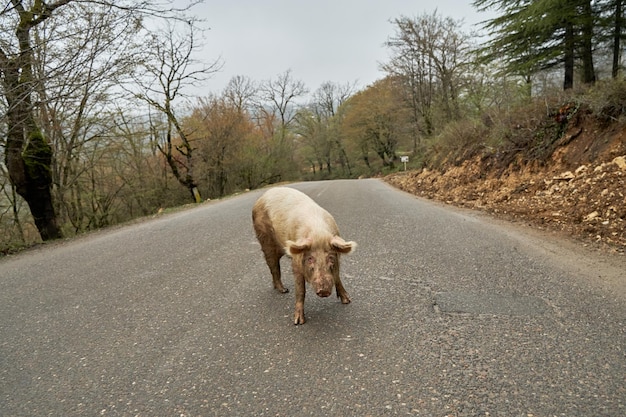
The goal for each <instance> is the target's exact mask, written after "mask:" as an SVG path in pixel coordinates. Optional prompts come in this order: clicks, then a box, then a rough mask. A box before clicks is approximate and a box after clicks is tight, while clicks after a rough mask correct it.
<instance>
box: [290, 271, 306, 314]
mask: <svg viewBox="0 0 626 417" xmlns="http://www.w3.org/2000/svg"><path fill="white" fill-rule="evenodd" d="M294 278H295V287H296V312H295V314H294V317H293V324H304V294H305V292H306V286H305V283H304V275H302V274H301V273H296V274H295V275H294Z"/></svg>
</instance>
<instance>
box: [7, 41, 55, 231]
mask: <svg viewBox="0 0 626 417" xmlns="http://www.w3.org/2000/svg"><path fill="white" fill-rule="evenodd" d="M18 37H19V39H20V49H21V50H22V51H25V52H24V53H22V54H20V55H19V56H18V57H16V58H8V57H6V55H4V54H2V56H1V58H2V59H1V60H0V64H1V66H2V72H3V75H4V78H3V81H4V91H5V98H6V101H7V105H8V110H7V127H8V130H7V140H6V148H5V149H6V151H5V163H6V166H7V169H8V172H9V178H10V180H11V183H12V184H13V185H14V186H15V190H16V191H17V193H18V194H19V195H20V196H21V197H22V198H24V200H26V203H27V204H28V207H29V208H30V212H31V214H32V216H33V218H34V220H35V225H36V226H37V230H38V231H39V235H40V236H41V239H42V240H44V241H46V240H51V239H58V238H60V237H61V230H60V229H59V227H58V224H57V217H56V213H55V211H54V205H53V204H52V169H51V167H52V148H51V147H50V145H49V144H48V142H47V141H46V140H45V138H44V137H43V135H42V134H41V132H40V131H39V129H37V127H36V123H35V119H34V116H33V109H32V105H31V92H32V82H33V81H32V50H31V49H30V43H29V40H28V33H19V35H18Z"/></svg>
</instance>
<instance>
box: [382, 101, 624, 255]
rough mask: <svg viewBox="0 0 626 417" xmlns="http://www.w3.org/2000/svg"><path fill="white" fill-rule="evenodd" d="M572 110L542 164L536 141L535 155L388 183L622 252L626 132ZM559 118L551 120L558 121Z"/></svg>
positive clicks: (484, 157)
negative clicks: (537, 153) (536, 154)
mask: <svg viewBox="0 0 626 417" xmlns="http://www.w3.org/2000/svg"><path fill="white" fill-rule="evenodd" d="M562 109H563V108H562ZM568 111H569V112H570V114H567V116H568V119H567V120H566V121H565V123H563V131H562V132H560V134H559V135H558V137H557V138H556V139H555V140H554V141H543V142H542V143H541V146H542V150H543V155H542V157H541V158H538V157H531V156H532V155H533V152H535V153H536V151H537V142H536V141H535V142H533V141H528V144H531V143H532V144H534V145H532V146H534V147H535V148H534V150H531V149H529V148H528V147H526V148H517V149H511V148H509V150H508V151H506V152H502V151H501V150H499V151H488V150H486V149H482V150H480V151H478V152H474V154H473V155H472V156H469V157H464V158H456V159H454V160H453V161H448V162H446V163H443V164H441V165H440V166H439V167H438V168H436V169H433V168H431V169H428V168H424V169H422V170H419V171H408V172H402V173H397V174H393V175H389V176H387V177H386V180H387V181H388V182H389V183H391V184H392V185H394V186H396V187H398V188H400V189H402V190H405V191H407V192H410V193H413V194H415V195H418V196H422V197H426V198H429V199H434V200H438V201H443V202H446V203H449V204H453V205H456V206H461V207H468V208H472V209H479V210H483V211H486V212H489V213H492V214H494V215H496V216H498V217H501V218H505V219H507V220H513V221H517V222H522V223H525V224H528V225H530V226H532V227H536V228H540V229H545V230H550V231H554V232H558V233H563V234H567V235H568V236H571V237H573V238H575V239H579V240H581V241H583V242H584V243H585V244H590V243H594V244H600V245H601V246H604V247H605V248H608V249H609V250H611V251H615V252H618V253H624V252H625V251H626V127H625V126H624V125H623V123H618V122H617V121H615V120H614V121H613V122H607V121H606V119H602V118H598V117H597V116H594V115H593V114H592V112H591V111H584V110H582V109H577V111H576V112H575V114H574V112H572V111H570V110H568V109H566V110H565V112H568ZM562 113H563V111H561V112H558V113H557V114H556V115H553V116H551V117H552V118H553V119H555V120H557V121H558V122H561V119H559V117H561V116H562ZM570 116H571V117H570ZM553 125H554V123H553ZM527 134H528V135H531V136H532V135H534V136H541V135H537V132H534V133H532V132H528V133H527ZM529 146H530V145H529ZM531 151H532V152H531ZM465 154H466V155H467V154H471V153H470V152H469V151H468V152H465Z"/></svg>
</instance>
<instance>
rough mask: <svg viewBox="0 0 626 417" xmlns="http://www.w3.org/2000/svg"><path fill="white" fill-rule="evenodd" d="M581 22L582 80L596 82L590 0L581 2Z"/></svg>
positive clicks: (589, 82)
mask: <svg viewBox="0 0 626 417" xmlns="http://www.w3.org/2000/svg"><path fill="white" fill-rule="evenodd" d="M582 13H583V20H582V21H583V24H582V45H581V60H582V64H583V73H582V82H583V83H585V84H593V83H595V82H596V72H595V69H594V67H593V23H594V22H593V20H594V18H593V10H592V9H591V1H590V0H587V1H585V2H584V4H583V9H582Z"/></svg>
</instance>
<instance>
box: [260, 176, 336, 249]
mask: <svg viewBox="0 0 626 417" xmlns="http://www.w3.org/2000/svg"><path fill="white" fill-rule="evenodd" d="M259 203H260V204H261V205H262V206H263V207H264V210H265V211H266V213H267V215H268V217H269V219H270V221H271V223H272V226H273V228H274V232H275V234H276V238H277V239H278V240H279V241H280V242H281V243H285V242H286V241H287V240H294V241H297V240H298V239H300V238H304V237H312V238H314V237H315V235H320V234H321V235H330V236H334V235H338V234H339V233H338V230H337V225H336V223H335V220H334V219H333V217H332V216H331V215H330V213H328V212H327V211H326V210H324V209H323V208H322V207H320V206H319V205H318V204H317V203H316V202H315V201H313V199H311V198H310V197H309V196H307V195H306V194H304V193H302V192H300V191H298V190H295V189H293V188H288V187H276V188H271V189H269V190H268V191H266V192H265V194H263V196H261V198H260V199H259V202H258V203H257V204H259Z"/></svg>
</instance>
